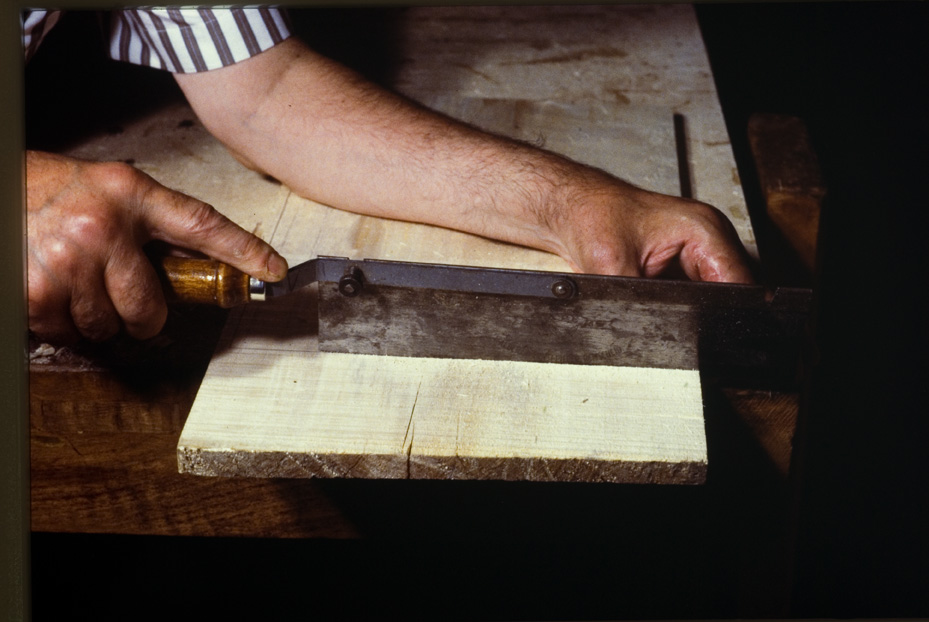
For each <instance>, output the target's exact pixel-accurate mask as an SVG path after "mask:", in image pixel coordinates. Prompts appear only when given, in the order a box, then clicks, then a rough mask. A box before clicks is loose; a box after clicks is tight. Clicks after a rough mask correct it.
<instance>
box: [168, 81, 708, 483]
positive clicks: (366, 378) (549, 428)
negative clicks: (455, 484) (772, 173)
mask: <svg viewBox="0 0 929 622" xmlns="http://www.w3.org/2000/svg"><path fill="white" fill-rule="evenodd" d="M439 107H440V108H441V107H444V108H445V110H446V111H451V112H452V113H456V114H458V115H459V116H461V117H462V118H464V119H465V120H467V121H469V122H471V123H474V124H476V125H478V126H481V127H487V128H494V129H496V130H498V131H502V130H503V129H506V128H510V129H511V130H513V132H514V133H515V134H516V137H521V136H525V135H533V134H536V133H538V132H543V131H544V132H545V135H546V136H547V141H550V142H552V143H553V144H556V145H559V146H561V147H562V148H563V150H564V151H565V152H566V155H569V157H575V158H576V159H586V160H587V161H596V162H599V163H601V164H603V165H609V166H610V167H612V169H613V170H614V171H616V170H620V169H625V168H626V167H625V163H626V162H627V161H630V160H639V159H643V158H645V155H644V154H645V153H648V157H649V158H660V157H662V154H663V157H664V161H665V164H666V165H665V166H664V167H649V168H648V170H649V171H650V174H651V175H652V177H651V178H650V179H649V180H648V183H649V184H651V185H652V187H655V188H661V189H664V190H666V191H671V192H673V191H675V190H676V189H677V184H678V177H677V172H676V166H675V165H674V162H675V159H674V158H675V149H674V142H673V125H672V115H671V114H670V112H669V111H660V110H659V111H656V110H655V109H653V108H646V109H643V110H642V111H631V110H630V109H629V108H628V107H626V109H625V111H624V112H625V114H624V115H620V116H617V115H614V114H612V112H613V111H611V110H610V109H609V107H607V108H606V109H604V108H602V107H601V108H596V109H594V108H590V107H583V106H554V105H551V104H548V103H533V102H527V101H522V100H520V101H509V102H505V101H498V100H491V99H481V100H474V101H468V100H467V99H465V100H464V101H463V102H461V103H459V104H458V106H457V108H450V107H449V105H448V103H447V102H445V103H440V106H439ZM547 114H552V115H553V117H554V119H555V122H553V123H551V124H550V125H549V124H547V122H546V119H547V117H546V115H547ZM514 119H519V121H518V122H514ZM643 128H644V129H643ZM601 130H602V133H603V134H604V135H605V136H607V137H614V139H615V137H616V136H617V135H624V136H625V137H626V138H627V139H629V140H628V142H629V144H630V145H637V147H635V148H629V149H627V150H626V151H625V152H624V155H623V156H622V157H619V156H618V155H615V154H614V153H613V151H614V150H615V144H616V142H615V140H603V141H601V142H595V141H586V140H582V139H578V138H577V137H578V136H581V137H583V136H585V135H590V134H594V133H597V132H598V131H601ZM633 134H638V137H639V140H635V139H632V137H631V136H632V135H633ZM646 136H647V138H646ZM656 142H657V145H656ZM605 151H609V153H605ZM308 203H310V202H308V201H305V200H303V199H297V198H295V197H290V198H289V199H288V202H287V204H286V205H285V207H284V211H283V215H282V217H281V222H282V223H286V227H280V228H278V229H277V230H276V231H275V234H274V235H273V236H272V240H271V241H272V243H273V244H274V245H275V246H277V247H278V249H280V250H281V251H282V252H283V253H284V254H285V255H287V254H288V253H291V252H294V253H297V255H296V257H301V255H303V256H304V257H303V258H308V257H305V255H309V256H313V255H317V254H336V255H344V254H347V253H346V249H351V254H352V255H354V256H356V257H359V256H360V257H372V256H374V257H376V258H379V259H404V260H408V261H427V262H428V261H430V260H432V261H435V260H436V258H437V257H438V258H441V260H442V261H443V262H446V263H451V264H471V265H473V264H475V263H480V264H482V265H485V266H499V267H510V268H513V267H517V268H518V267H526V268H535V269H540V268H542V269H545V268H547V269H560V270H562V271H565V270H566V266H565V265H564V262H563V261H562V260H561V259H559V258H557V257H554V256H551V255H547V254H545V253H540V252H538V251H533V250H529V249H524V248H518V247H513V246H509V245H504V244H499V243H496V242H491V241H488V240H482V239H480V238H476V237H474V236H467V235H464V234H461V233H458V232H452V231H447V230H443V229H439V228H436V227H426V226H423V225H416V224H410V223H400V222H393V221H385V220H380V219H374V218H366V217H360V216H354V215H345V214H342V213H338V214H336V213H332V211H328V210H327V209H320V208H318V207H314V206H312V205H307V204H308ZM304 207H306V208H308V209H303V208H304ZM334 220H342V221H348V222H351V223H352V225H351V226H347V227H337V226H333V224H334V223H333V221H334ZM278 231H280V232H281V238H280V239H278V237H277V232H278ZM320 231H325V233H326V235H325V237H322V236H321V235H320V233H319V232H320ZM307 240H310V242H309V243H307ZM297 244H299V245H300V247H299V250H297V249H296V246H297ZM314 245H315V246H314ZM291 256H293V255H291ZM475 256H477V257H480V261H479V262H476V261H475ZM294 261H296V259H295V260H294ZM315 307H316V292H315V291H314V290H308V291H305V292H301V293H299V294H298V295H296V296H290V297H287V298H283V299H280V300H272V301H269V302H268V303H265V304H262V305H254V304H253V305H250V306H249V307H248V308H246V309H241V310H236V312H235V313H234V315H233V317H232V319H231V321H230V324H229V326H228V331H227V333H226V335H225V336H224V340H223V342H222V344H221V346H220V348H219V350H218V352H217V354H216V356H215V357H214V359H213V361H212V363H211V365H210V368H209V370H208V371H207V374H206V376H205V379H204V382H203V385H202V386H201V389H200V392H199V394H198V397H197V400H196V402H195V403H194V406H193V408H192V410H191V413H190V417H189V419H188V422H187V424H186V426H185V429H184V432H183V434H182V436H181V439H180V442H179V446H178V459H179V465H180V469H181V471H183V472H189V473H195V474H199V475H214V476H215V475H223V476H245V477H340V478H344V477H352V478H427V479H428V478H442V479H504V480H510V479H522V480H541V481H552V480H562V481H607V482H639V483H645V482H648V483H652V482H660V483H698V482H701V481H703V478H704V476H705V469H706V443H705V433H704V429H703V418H702V403H701V393H700V378H699V374H698V372H697V371H695V370H658V369H648V370H645V369H638V368H631V367H627V368H620V367H606V366H604V367H600V368H594V367H591V366H587V365H563V364H559V365H546V364H539V363H518V362H514V361H483V360H457V361H452V360H440V359H428V358H406V357H385V356H359V355H345V354H335V353H324V352H320V351H319V347H318V339H317V334H316V330H317V325H316V315H315ZM450 329H451V328H450ZM527 329H528V330H530V331H531V327H527Z"/></svg>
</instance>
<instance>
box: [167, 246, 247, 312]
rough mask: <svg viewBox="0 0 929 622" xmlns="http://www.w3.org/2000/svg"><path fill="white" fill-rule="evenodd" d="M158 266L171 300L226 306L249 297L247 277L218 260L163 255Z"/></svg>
mask: <svg viewBox="0 0 929 622" xmlns="http://www.w3.org/2000/svg"><path fill="white" fill-rule="evenodd" d="M157 267H158V268H160V272H161V277H162V280H163V282H164V285H165V293H166V294H167V296H168V299H169V300H171V301H175V302H189V303H197V304H208V305H216V306H218V307H222V308H224V309H228V308H230V307H235V306H238V305H241V304H245V303H246V302H248V301H249V300H250V295H249V276H248V275H247V274H245V273H244V272H242V271H240V270H238V269H236V268H233V267H232V266H230V265H228V264H225V263H223V262H221V261H216V260H213V259H189V258H186V257H163V258H161V259H160V261H159V265H158V266H157Z"/></svg>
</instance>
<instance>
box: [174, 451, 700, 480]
mask: <svg viewBox="0 0 929 622" xmlns="http://www.w3.org/2000/svg"><path fill="white" fill-rule="evenodd" d="M177 461H178V470H179V472H181V473H190V474H193V475H200V476H208V477H262V478H354V479H443V480H502V481H533V482H556V481H557V482H602V483H614V484H688V485H695V484H703V483H705V482H706V472H707V463H706V462H699V461H683V462H662V461H654V460H645V461H624V462H618V463H617V462H612V461H599V460H596V459H591V458H577V459H554V458H553V459H539V458H515V457H492V458H480V457H459V456H406V455H401V454H392V455H376V454H296V453H291V452H284V451H280V452H279V451H267V452H249V451H238V452H230V451H228V450H209V449H200V448H190V447H183V446H179V447H178V451H177Z"/></svg>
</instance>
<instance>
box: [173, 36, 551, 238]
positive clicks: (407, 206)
mask: <svg viewBox="0 0 929 622" xmlns="http://www.w3.org/2000/svg"><path fill="white" fill-rule="evenodd" d="M271 54H273V55H276V56H278V57H279V58H271V57H270V56H266V55H271ZM248 62H250V63H262V64H266V65H268V69H267V70H266V71H262V72H260V74H259V75H262V76H264V77H265V78H266V81H267V84H266V85H262V87H260V88H257V85H251V86H250V90H256V91H258V92H260V93H261V94H262V95H261V97H260V101H254V102H250V104H251V105H250V106H249V107H250V109H251V112H250V113H249V114H247V115H241V114H240V113H239V112H238V111H237V110H235V109H230V108H231V107H229V106H226V105H225V102H228V101H229V100H230V99H234V98H235V97H238V96H240V95H241V92H240V91H239V89H238V88H237V87H235V88H236V91H235V93H237V94H233V93H230V94H229V96H228V97H226V96H217V91H216V89H215V88H199V87H190V86H189V85H190V84H193V83H194V82H195V81H197V80H202V79H206V80H210V81H215V82H218V83H222V84H230V85H235V84H236V83H238V82H239V80H237V79H236V78H237V77H238V76H235V77H233V78H231V79H229V78H226V77H224V76H222V77H221V76H219V75H218V72H216V74H217V75H213V76H209V75H204V76H193V77H192V78H191V77H189V76H181V77H179V82H180V83H181V86H182V87H184V90H185V93H186V94H187V95H188V97H189V98H190V100H191V103H192V104H193V106H194V107H195V109H196V110H197V111H198V113H199V114H201V116H202V119H203V121H204V123H205V124H206V125H207V127H208V129H210V130H211V132H213V133H214V134H215V135H216V136H217V137H218V138H220V139H221V140H222V141H223V142H225V143H226V144H227V145H229V146H230V147H231V148H232V149H233V150H234V151H236V152H237V154H238V155H240V156H241V157H242V158H243V160H246V161H247V162H249V163H250V164H251V165H252V166H254V167H255V168H258V169H260V170H262V171H264V172H266V173H268V174H270V175H272V176H274V177H276V178H278V179H280V180H281V181H282V182H283V183H285V184H286V185H287V186H289V187H290V188H292V189H293V190H294V191H295V192H297V193H298V194H301V195H303V196H307V197H310V198H312V199H314V200H317V201H320V202H323V203H326V204H328V205H332V206H333V207H338V208H342V209H347V210H351V211H355V212H360V213H365V214H371V215H378V216H385V217H389V218H396V219H401V220H414V221H419V222H428V223H430V224H436V225H440V226H445V227H450V228H454V229H461V230H465V231H468V232H471V233H477V234H480V235H485V236H490V237H498V238H503V239H505V240H507V241H510V242H514V243H518V244H524V245H529V246H535V247H538V246H542V245H544V247H545V250H549V251H551V252H560V251H562V250H563V249H560V248H557V246H556V242H555V241H553V240H550V241H546V239H545V237H546V235H547V232H546V231H545V229H546V227H547V225H548V224H549V221H550V220H551V215H550V214H549V213H548V212H549V211H551V210H550V208H549V205H548V203H550V202H551V200H552V198H554V196H555V194H556V193H557V192H558V191H559V189H562V188H564V185H565V184H564V183H561V182H560V181H559V178H561V177H565V176H566V175H567V168H568V167H566V166H565V163H564V162H563V161H562V160H561V158H558V157H557V156H554V155H552V154H547V153H543V152H540V151H538V150H534V149H530V148H527V147H525V146H523V145H521V144H518V143H516V142H511V141H507V140H505V139H501V138H496V137H489V136H487V135H486V134H483V133H481V132H478V131H475V130H473V129H471V128H469V127H467V126H465V125H463V124H460V123H457V122H454V121H452V120H450V119H447V118H445V117H441V116H439V115H437V114H434V113H432V112H431V111H428V110H424V109H422V108H420V107H419V106H417V105H416V104H414V103H411V102H408V101H406V100H404V99H402V98H401V97H399V96H397V95H394V94H392V93H389V92H386V91H383V90H381V89H379V88H378V87H376V86H374V85H372V84H370V83H367V82H365V81H363V80H361V79H359V78H358V77H357V76H356V75H355V74H353V73H352V72H351V71H350V70H348V69H346V68H344V67H342V66H340V65H337V64H336V63H333V62H331V61H329V60H328V59H326V58H323V57H321V56H319V55H317V54H315V53H313V52H312V51H310V50H307V49H306V48H304V47H303V46H301V45H299V44H297V43H296V42H290V43H288V44H284V45H283V46H280V49H276V50H273V51H272V52H266V53H265V54H262V55H260V56H258V57H256V58H254V59H251V60H250V61H248ZM242 69H243V67H230V68H226V69H223V70H221V71H224V72H226V71H228V72H229V73H232V72H234V71H237V70H242ZM240 73H242V74H243V75H244V74H245V71H241V72H240ZM248 73H249V74H251V73H252V72H248Z"/></svg>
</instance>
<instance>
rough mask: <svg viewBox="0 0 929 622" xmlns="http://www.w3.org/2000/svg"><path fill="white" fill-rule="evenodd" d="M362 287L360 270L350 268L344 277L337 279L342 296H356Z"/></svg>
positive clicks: (353, 267)
mask: <svg viewBox="0 0 929 622" xmlns="http://www.w3.org/2000/svg"><path fill="white" fill-rule="evenodd" d="M361 287H362V274H361V270H359V269H358V268H357V267H355V266H352V267H350V268H349V269H348V270H346V271H345V275H344V276H343V277H342V278H340V279H339V292H341V293H342V295H343V296H349V297H351V296H357V295H358V293H359V292H360V291H361Z"/></svg>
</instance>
